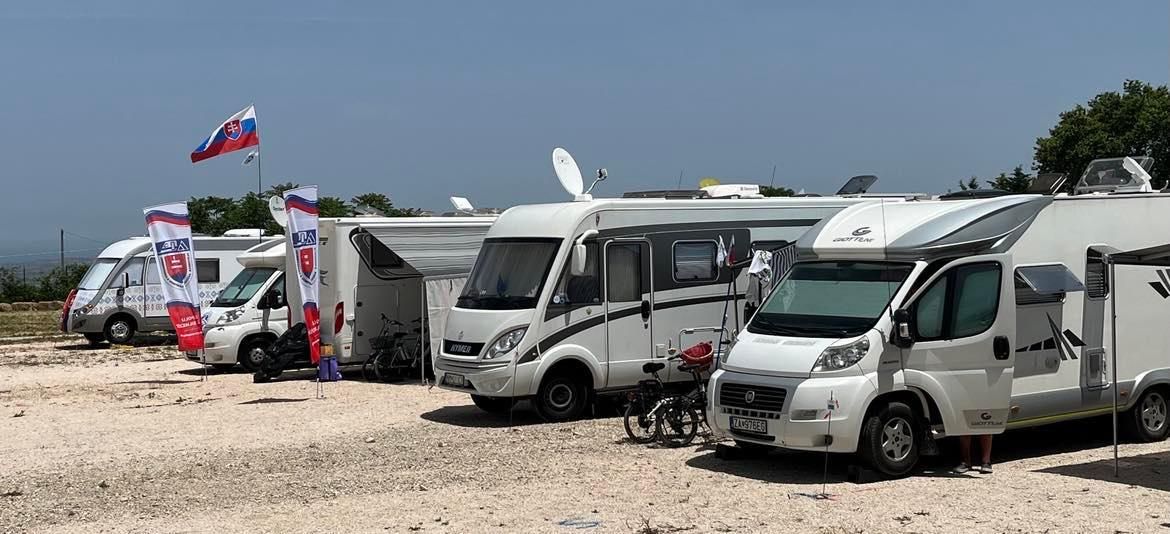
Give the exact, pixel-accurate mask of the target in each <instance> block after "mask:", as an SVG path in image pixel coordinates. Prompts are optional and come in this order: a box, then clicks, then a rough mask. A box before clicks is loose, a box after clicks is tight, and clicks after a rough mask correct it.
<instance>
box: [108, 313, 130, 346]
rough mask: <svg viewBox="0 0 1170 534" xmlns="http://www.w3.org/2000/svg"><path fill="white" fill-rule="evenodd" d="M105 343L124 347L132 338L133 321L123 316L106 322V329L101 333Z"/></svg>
mask: <svg viewBox="0 0 1170 534" xmlns="http://www.w3.org/2000/svg"><path fill="white" fill-rule="evenodd" d="M103 334H105V337H106V341H109V342H110V343H114V344H117V345H125V344H127V343H129V342H130V340H131V339H133V338H134V319H131V318H130V317H127V316H125V315H116V316H114V317H111V318H110V320H109V321H106V328H105V331H104V332H103Z"/></svg>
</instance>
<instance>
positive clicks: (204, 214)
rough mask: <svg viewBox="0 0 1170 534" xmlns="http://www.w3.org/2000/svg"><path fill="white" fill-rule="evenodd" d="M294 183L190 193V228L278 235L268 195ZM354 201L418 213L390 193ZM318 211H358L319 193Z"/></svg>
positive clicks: (400, 213)
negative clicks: (235, 193)
mask: <svg viewBox="0 0 1170 534" xmlns="http://www.w3.org/2000/svg"><path fill="white" fill-rule="evenodd" d="M297 187H300V186H298V185H297V184H294V183H291V182H286V183H283V184H276V185H273V186H272V187H270V188H268V191H265V192H264V194H263V195H258V194H256V193H254V192H253V193H248V194H246V195H244V196H243V197H240V198H238V199H236V198H228V197H217V196H208V197H191V199H190V200H188V201H187V210H188V212H189V214H190V217H191V231H192V232H195V233H197V234H203V235H223V233H224V232H226V231H228V230H231V229H233V228H262V229H264V231H265V233H266V234H267V235H281V234H283V233H284V229H283V228H281V227H280V225H278V224H276V221H275V220H273V219H272V214H271V213H270V212H269V211H268V199H269V198H270V197H273V196H279V195H283V194H284V192H285V191H288V190H289V189H296V188H297ZM353 203H354V204H358V203H365V204H367V205H370V206H371V207H374V208H375V209H378V210H379V211H383V212H384V213H385V214H386V216H387V217H406V216H412V215H417V214H418V212H419V210H415V209H412V208H395V207H394V204H393V203H392V202H391V201H390V197H389V196H387V195H385V194H382V193H365V194H361V195H357V196H355V197H353ZM317 211H318V213H319V214H320V216H321V217H352V216H354V215H356V214H357V213H356V212H355V211H354V208H353V206H352V205H350V203H349V202H346V201H345V200H344V199H342V198H340V197H329V196H325V197H320V198H318V199H317Z"/></svg>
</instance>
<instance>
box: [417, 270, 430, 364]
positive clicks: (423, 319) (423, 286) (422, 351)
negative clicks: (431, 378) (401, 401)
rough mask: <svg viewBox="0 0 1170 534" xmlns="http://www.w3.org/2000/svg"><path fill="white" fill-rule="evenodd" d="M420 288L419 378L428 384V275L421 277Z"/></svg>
mask: <svg viewBox="0 0 1170 534" xmlns="http://www.w3.org/2000/svg"><path fill="white" fill-rule="evenodd" d="M418 289H419V293H420V294H421V296H422V298H421V299H419V300H420V301H422V310H420V311H421V312H422V315H420V316H419V323H418V325H419V326H420V327H421V328H419V330H418V331H419V335H418V346H419V350H418V354H419V358H420V359H421V361H419V362H418V379H419V382H420V383H422V384H426V383H427V364H426V360H427V358H430V354H426V353H427V352H430V351H429V350H428V349H429V347H427V344H426V343H424V341H425V340H429V339H430V338H428V337H427V336H428V335H429V334H428V333H427V323H428V322H429V321H427V277H425V276H424V277H422V278H420V279H419V281H418Z"/></svg>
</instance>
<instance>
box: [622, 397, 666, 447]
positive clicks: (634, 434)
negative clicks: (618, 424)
mask: <svg viewBox="0 0 1170 534" xmlns="http://www.w3.org/2000/svg"><path fill="white" fill-rule="evenodd" d="M645 408H648V407H646V406H643V405H642V402H641V401H639V400H633V401H630V404H629V405H628V406H626V411H625V414H623V421H622V423H623V424H624V425H625V427H626V435H627V436H629V437H630V441H633V442H634V443H640V444H642V445H645V444H648V443H654V442H655V441H656V440H657V439H658V424H657V422H656V421H655V419H654V414H647V413H644V412H645V410H644V409H645Z"/></svg>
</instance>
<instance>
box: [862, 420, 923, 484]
mask: <svg viewBox="0 0 1170 534" xmlns="http://www.w3.org/2000/svg"><path fill="white" fill-rule="evenodd" d="M917 421H918V418H917V417H915V415H914V411H913V410H911V409H910V407H909V406H907V405H906V404H904V403H901V402H891V403H889V404H887V405H886V406H884V407H882V408H880V409H879V410H877V412H875V413H874V414H872V415H870V416H869V417H868V418H867V419H866V420H865V423H864V424H863V425H862V427H861V443H860V449H861V450H860V452H861V454H862V456H863V457H864V458H865V460H866V463H868V464H869V465H870V467H871V468H873V470H875V471H877V472H879V473H882V474H884V475H886V476H889V477H895V478H896V477H904V476H906V475H908V474H910V471H911V470H912V469H914V465H915V464H917V463H918V446H919V442H920V441H921V438H922V432H921V431H920V430H919V428H918V423H917Z"/></svg>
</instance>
